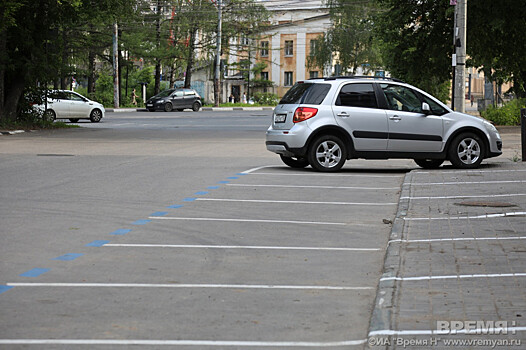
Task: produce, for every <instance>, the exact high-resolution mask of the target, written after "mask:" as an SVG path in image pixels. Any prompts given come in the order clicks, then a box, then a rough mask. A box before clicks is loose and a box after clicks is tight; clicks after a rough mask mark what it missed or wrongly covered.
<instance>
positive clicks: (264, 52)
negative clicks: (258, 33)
mask: <svg viewBox="0 0 526 350" xmlns="http://www.w3.org/2000/svg"><path fill="white" fill-rule="evenodd" d="M261 57H268V41H262V42H261Z"/></svg>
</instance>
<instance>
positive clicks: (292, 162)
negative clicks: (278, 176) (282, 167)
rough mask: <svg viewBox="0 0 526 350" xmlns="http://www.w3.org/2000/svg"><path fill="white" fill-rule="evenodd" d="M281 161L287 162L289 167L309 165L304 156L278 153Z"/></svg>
mask: <svg viewBox="0 0 526 350" xmlns="http://www.w3.org/2000/svg"><path fill="white" fill-rule="evenodd" d="M279 156H280V157H281V160H282V161H283V163H285V164H287V165H288V166H290V167H291V168H305V167H306V166H307V165H309V161H308V160H307V159H306V158H299V157H285V156H284V155H281V154H280V155H279Z"/></svg>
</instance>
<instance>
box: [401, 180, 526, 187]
mask: <svg viewBox="0 0 526 350" xmlns="http://www.w3.org/2000/svg"><path fill="white" fill-rule="evenodd" d="M523 182H526V180H501V181H459V182H416V183H414V182H413V183H408V184H404V186H436V185H466V184H470V185H473V184H475V185H476V184H505V183H523Z"/></svg>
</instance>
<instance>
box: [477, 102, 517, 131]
mask: <svg viewBox="0 0 526 350" xmlns="http://www.w3.org/2000/svg"><path fill="white" fill-rule="evenodd" d="M521 108H526V99H518V100H511V101H510V102H508V103H506V104H505V105H503V106H502V107H493V106H491V107H489V108H488V109H486V110H485V111H483V112H482V113H481V115H482V117H483V118H486V119H488V120H490V121H492V122H493V123H495V124H496V125H519V124H520V120H521V118H520V117H521Z"/></svg>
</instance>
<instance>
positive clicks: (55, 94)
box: [49, 91, 67, 100]
mask: <svg viewBox="0 0 526 350" xmlns="http://www.w3.org/2000/svg"><path fill="white" fill-rule="evenodd" d="M49 98H51V99H53V100H67V96H66V94H65V93H64V92H62V91H51V92H50V93H49Z"/></svg>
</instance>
